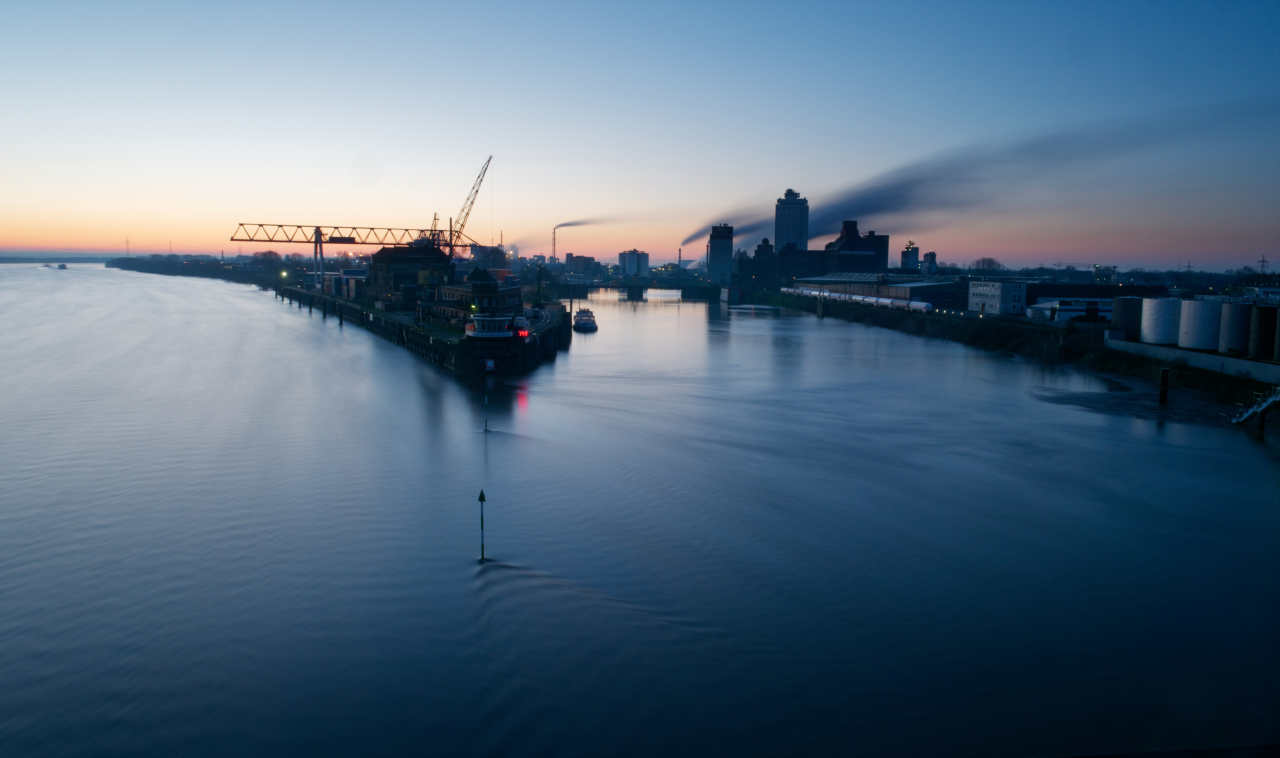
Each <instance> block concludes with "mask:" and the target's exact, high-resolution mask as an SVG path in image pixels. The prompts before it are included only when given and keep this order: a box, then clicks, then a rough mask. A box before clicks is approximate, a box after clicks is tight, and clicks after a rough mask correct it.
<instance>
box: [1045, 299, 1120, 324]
mask: <svg viewBox="0 0 1280 758" xmlns="http://www.w3.org/2000/svg"><path fill="white" fill-rule="evenodd" d="M1112 302H1113V301H1111V300H1041V301H1040V302H1038V303H1036V304H1035V305H1032V306H1029V307H1028V308H1027V318H1029V319H1031V320H1032V321H1110V320H1111V313H1112Z"/></svg>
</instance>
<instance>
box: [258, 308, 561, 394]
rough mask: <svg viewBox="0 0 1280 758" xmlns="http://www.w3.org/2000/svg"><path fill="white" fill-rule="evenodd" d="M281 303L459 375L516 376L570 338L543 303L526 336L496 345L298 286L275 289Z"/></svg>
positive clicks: (557, 315)
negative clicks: (354, 329) (331, 320)
mask: <svg viewBox="0 0 1280 758" xmlns="http://www.w3.org/2000/svg"><path fill="white" fill-rule="evenodd" d="M275 294H276V296H277V297H279V298H280V299H281V300H282V301H284V302H286V303H287V304H289V305H291V306H297V307H298V308H299V309H302V308H303V307H305V308H307V309H308V311H309V312H311V313H315V312H316V311H317V310H318V311H320V313H321V316H322V318H331V317H332V318H337V319H338V322H339V323H340V324H347V323H351V324H354V325H359V326H361V327H363V328H364V329H367V330H368V331H370V332H373V333H374V334H377V335H378V336H380V337H382V338H383V339H385V340H387V341H388V342H391V343H393V344H396V345H401V346H403V347H404V348H405V349H407V350H408V351H409V352H411V353H413V354H415V355H418V356H421V357H423V358H426V359H427V360H429V361H431V362H432V363H435V364H437V365H440V366H443V367H445V368H447V369H450V370H452V371H456V372H458V373H459V374H520V373H524V372H527V371H531V370H533V369H534V368H537V366H538V365H540V364H541V363H542V362H543V361H544V360H549V359H553V358H554V357H555V354H556V352H557V351H558V350H564V349H568V347H569V344H570V342H571V341H572V339H573V332H572V330H571V329H570V320H569V317H568V314H567V313H566V311H565V307H564V305H562V304H560V303H548V304H546V306H544V307H543V308H541V309H535V310H534V311H533V317H532V318H531V319H530V320H529V329H528V334H527V335H524V336H514V337H509V338H505V339H501V340H479V339H475V338H470V337H467V336H466V334H465V333H464V332H463V331H462V330H461V329H454V328H450V327H449V326H446V325H443V324H437V323H431V322H424V321H421V320H419V319H417V318H416V317H415V314H414V313H412V312H409V311H382V310H378V309H369V308H368V307H366V306H365V305H363V304H361V303H358V302H356V301H354V300H349V299H347V298H341V297H335V296H333V295H325V294H322V293H319V292H316V291H314V290H306V289H302V288H300V287H277V288H276V290H275Z"/></svg>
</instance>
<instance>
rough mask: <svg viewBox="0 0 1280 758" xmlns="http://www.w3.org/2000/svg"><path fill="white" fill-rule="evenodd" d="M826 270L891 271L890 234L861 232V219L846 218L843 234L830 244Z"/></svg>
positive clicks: (841, 271) (848, 271)
mask: <svg viewBox="0 0 1280 758" xmlns="http://www.w3.org/2000/svg"><path fill="white" fill-rule="evenodd" d="M824 252H825V253H826V254H827V255H826V259H825V261H824V266H823V267H824V268H825V269H826V270H825V271H823V273H833V272H839V273H868V274H877V273H882V272H884V271H888V270H889V235H887V234H876V233H875V232H874V231H871V232H867V233H866V234H861V233H859V232H858V222H857V221H845V222H844V223H843V224H842V225H841V227H840V236H839V237H836V238H835V240H833V241H831V242H829V243H827V246H826V249H825V250H824Z"/></svg>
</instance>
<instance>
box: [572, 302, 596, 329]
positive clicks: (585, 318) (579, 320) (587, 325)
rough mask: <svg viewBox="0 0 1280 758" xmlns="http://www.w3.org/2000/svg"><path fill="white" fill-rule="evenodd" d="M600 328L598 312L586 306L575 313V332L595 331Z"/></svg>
mask: <svg viewBox="0 0 1280 758" xmlns="http://www.w3.org/2000/svg"><path fill="white" fill-rule="evenodd" d="M599 328H600V327H598V326H596V314H594V313H592V312H591V311H589V310H587V309H586V308H579V309H578V312H577V313H575V314H573V330H574V331H575V332H594V331H595V330H597V329H599Z"/></svg>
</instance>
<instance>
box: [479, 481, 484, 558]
mask: <svg viewBox="0 0 1280 758" xmlns="http://www.w3.org/2000/svg"><path fill="white" fill-rule="evenodd" d="M480 562H481V563H484V490H480Z"/></svg>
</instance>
